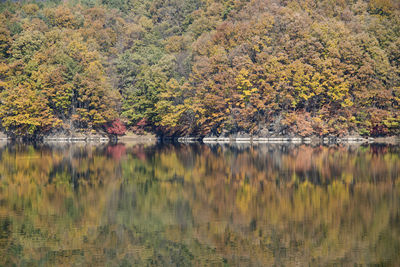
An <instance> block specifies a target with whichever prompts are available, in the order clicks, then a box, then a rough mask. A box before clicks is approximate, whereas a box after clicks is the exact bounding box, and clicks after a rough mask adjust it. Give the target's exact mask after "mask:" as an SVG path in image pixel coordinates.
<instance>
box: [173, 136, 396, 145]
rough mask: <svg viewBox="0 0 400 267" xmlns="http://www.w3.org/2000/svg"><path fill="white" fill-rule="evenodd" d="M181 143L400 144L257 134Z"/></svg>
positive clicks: (380, 139) (381, 140)
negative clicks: (261, 135) (262, 135)
mask: <svg viewBox="0 0 400 267" xmlns="http://www.w3.org/2000/svg"><path fill="white" fill-rule="evenodd" d="M177 141H178V142H181V143H192V142H199V141H202V142H204V143H295V144H296V143H297V144H341V143H358V144H360V143H375V144H393V145H396V144H400V138H399V137H398V136H388V137H377V138H373V137H362V136H344V137H335V136H330V137H315V136H312V137H288V136H274V137H259V136H250V135H248V136H246V135H241V136H219V137H204V138H201V137H180V138H178V139H177Z"/></svg>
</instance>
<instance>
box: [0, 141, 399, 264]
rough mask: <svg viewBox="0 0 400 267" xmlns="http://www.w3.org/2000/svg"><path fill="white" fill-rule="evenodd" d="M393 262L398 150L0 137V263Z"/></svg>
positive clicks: (396, 258)
mask: <svg viewBox="0 0 400 267" xmlns="http://www.w3.org/2000/svg"><path fill="white" fill-rule="evenodd" d="M399 263H400V148H399V147H393V146H360V147H354V146H334V147H323V146H318V147H310V146H274V145H259V146H254V147H251V146H209V145H153V146H152V145H123V144H118V145H115V146H89V145H70V146H68V145H65V146H49V145H40V146H29V145H6V144H3V145H2V146H1V145H0V266H12V265H16V266H21V265H30V266H55V265H64V266H104V265H105V266H131V265H137V266H148V265H157V266H204V265H206V266H207V265H208V266H210V265H211V266H293V265H296V266H325V265H349V266H350V265H351V266H353V265H354V264H361V265H369V264H380V265H381V266H391V265H393V266H396V265H397V266H398V264H399Z"/></svg>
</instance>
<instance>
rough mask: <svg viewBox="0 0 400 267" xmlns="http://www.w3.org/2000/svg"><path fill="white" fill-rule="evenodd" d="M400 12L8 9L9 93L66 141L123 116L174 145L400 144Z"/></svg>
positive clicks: (265, 5) (5, 70)
mask: <svg viewBox="0 0 400 267" xmlns="http://www.w3.org/2000/svg"><path fill="white" fill-rule="evenodd" d="M399 8H400V6H399V4H398V3H397V2H395V1H392V0H371V1H369V0H368V1H367V0H360V1H330V0H324V1H307V0H302V1H283V0H282V1H274V2H273V3H272V2H271V1H264V0H257V1H242V0H227V1H215V0H211V1H200V0H190V1H185V0H169V1H158V0H129V1H125V0H116V1H114V0H103V1H100V0H90V1H87V0H86V1H83V0H82V1H80V0H74V1H72V0H71V1H69V2H68V1H67V2H66V3H65V2H61V1H60V2H58V1H55V2H51V1H45V2H40V3H12V2H7V3H2V4H0V10H1V11H0V22H1V23H0V25H1V26H0V59H1V62H2V64H1V65H0V66H1V67H0V90H5V89H6V88H8V89H9V93H11V92H12V90H15V89H13V88H18V87H20V86H21V85H23V84H30V86H31V90H33V91H35V92H36V95H41V96H42V97H44V98H46V105H47V106H48V107H49V109H50V112H51V114H53V116H54V117H55V118H57V119H58V120H61V121H62V122H63V124H62V126H61V128H63V129H64V130H67V131H75V130H79V129H84V128H87V127H88V128H94V129H100V128H102V127H103V125H105V124H106V123H108V122H110V121H112V120H114V119H115V118H116V117H118V116H121V117H123V119H124V120H125V121H126V122H127V125H128V127H129V126H132V127H134V126H135V125H136V124H137V123H138V122H139V121H142V120H143V121H146V122H147V126H146V127H147V128H149V129H148V130H152V131H155V132H157V133H159V134H166V135H171V134H179V135H182V134H203V135H206V134H220V133H222V132H224V133H235V132H239V131H244V132H247V133H258V132H264V130H265V128H271V127H272V128H274V131H276V133H277V134H287V133H290V134H300V135H313V134H316V135H328V134H333V135H345V134H349V133H360V134H372V135H388V134H397V133H398V131H399V125H398V123H397V121H398V117H399V94H398V88H399V84H400V64H399V61H400V59H399V55H400V54H399V48H400V34H399V32H400V26H399V25H400V11H399V10H400V9H399ZM8 89H7V90H8ZM10 90H11V91H10ZM360 114H365V115H360Z"/></svg>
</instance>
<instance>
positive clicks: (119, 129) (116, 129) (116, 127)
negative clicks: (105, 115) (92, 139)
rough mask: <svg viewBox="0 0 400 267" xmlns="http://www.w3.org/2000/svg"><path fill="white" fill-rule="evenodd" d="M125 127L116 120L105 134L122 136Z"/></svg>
mask: <svg viewBox="0 0 400 267" xmlns="http://www.w3.org/2000/svg"><path fill="white" fill-rule="evenodd" d="M125 132H126V127H125V125H124V124H123V122H122V121H121V120H120V119H116V120H114V121H113V122H112V123H111V126H109V127H107V133H108V134H111V135H114V136H121V135H124V134H125Z"/></svg>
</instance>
